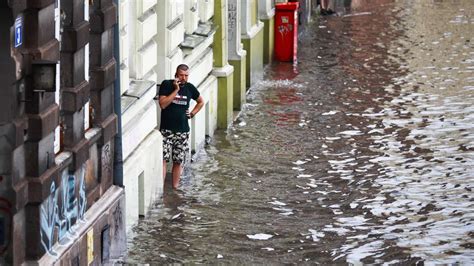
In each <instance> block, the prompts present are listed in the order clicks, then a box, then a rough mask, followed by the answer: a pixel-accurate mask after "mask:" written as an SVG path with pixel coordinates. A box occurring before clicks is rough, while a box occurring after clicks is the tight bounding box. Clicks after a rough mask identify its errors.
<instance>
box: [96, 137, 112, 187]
mask: <svg viewBox="0 0 474 266" xmlns="http://www.w3.org/2000/svg"><path fill="white" fill-rule="evenodd" d="M99 152H100V160H99V161H100V164H99V169H100V173H99V178H100V194H101V195H103V194H104V193H105V192H106V191H107V189H109V188H110V187H111V186H112V184H113V172H114V171H113V167H114V146H113V141H110V142H108V143H106V144H105V145H103V146H102V147H100V149H99Z"/></svg>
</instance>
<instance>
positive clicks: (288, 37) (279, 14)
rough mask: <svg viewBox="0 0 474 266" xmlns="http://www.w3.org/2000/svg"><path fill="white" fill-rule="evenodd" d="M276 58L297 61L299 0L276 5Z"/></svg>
mask: <svg viewBox="0 0 474 266" xmlns="http://www.w3.org/2000/svg"><path fill="white" fill-rule="evenodd" d="M274 36H275V60H277V61H285V62H287V61H293V62H296V52H297V48H298V2H289V3H279V4H276V5H275V33H274Z"/></svg>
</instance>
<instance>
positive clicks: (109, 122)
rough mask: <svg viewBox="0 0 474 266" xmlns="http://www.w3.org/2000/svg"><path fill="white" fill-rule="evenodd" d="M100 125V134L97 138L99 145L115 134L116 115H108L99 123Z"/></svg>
mask: <svg viewBox="0 0 474 266" xmlns="http://www.w3.org/2000/svg"><path fill="white" fill-rule="evenodd" d="M100 127H101V128H102V135H101V138H100V139H99V145H104V144H105V143H107V142H109V141H110V140H112V139H113V137H114V136H115V135H116V134H117V115H115V114H111V115H109V116H108V117H107V119H105V120H104V121H103V122H102V123H100Z"/></svg>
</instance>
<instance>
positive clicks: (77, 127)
mask: <svg viewBox="0 0 474 266" xmlns="http://www.w3.org/2000/svg"><path fill="white" fill-rule="evenodd" d="M62 118H63V132H64V138H63V143H64V147H65V148H66V149H67V148H71V147H74V146H76V144H77V143H78V142H80V141H81V140H82V139H83V138H84V108H83V109H81V110H79V111H78V112H75V113H72V114H69V113H66V114H64V115H63V117H62Z"/></svg>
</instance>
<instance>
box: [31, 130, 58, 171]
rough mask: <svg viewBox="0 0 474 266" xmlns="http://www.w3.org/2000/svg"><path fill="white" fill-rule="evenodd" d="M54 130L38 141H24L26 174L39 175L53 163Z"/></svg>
mask: <svg viewBox="0 0 474 266" xmlns="http://www.w3.org/2000/svg"><path fill="white" fill-rule="evenodd" d="M53 142H54V132H51V133H50V134H49V135H48V136H46V137H44V138H43V139H41V140H40V141H27V142H25V160H26V161H27V162H28V163H27V164H26V175H27V176H41V175H42V174H43V173H44V172H46V170H48V169H49V168H50V167H51V166H52V165H53V164H54V150H53V149H54V145H53Z"/></svg>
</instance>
